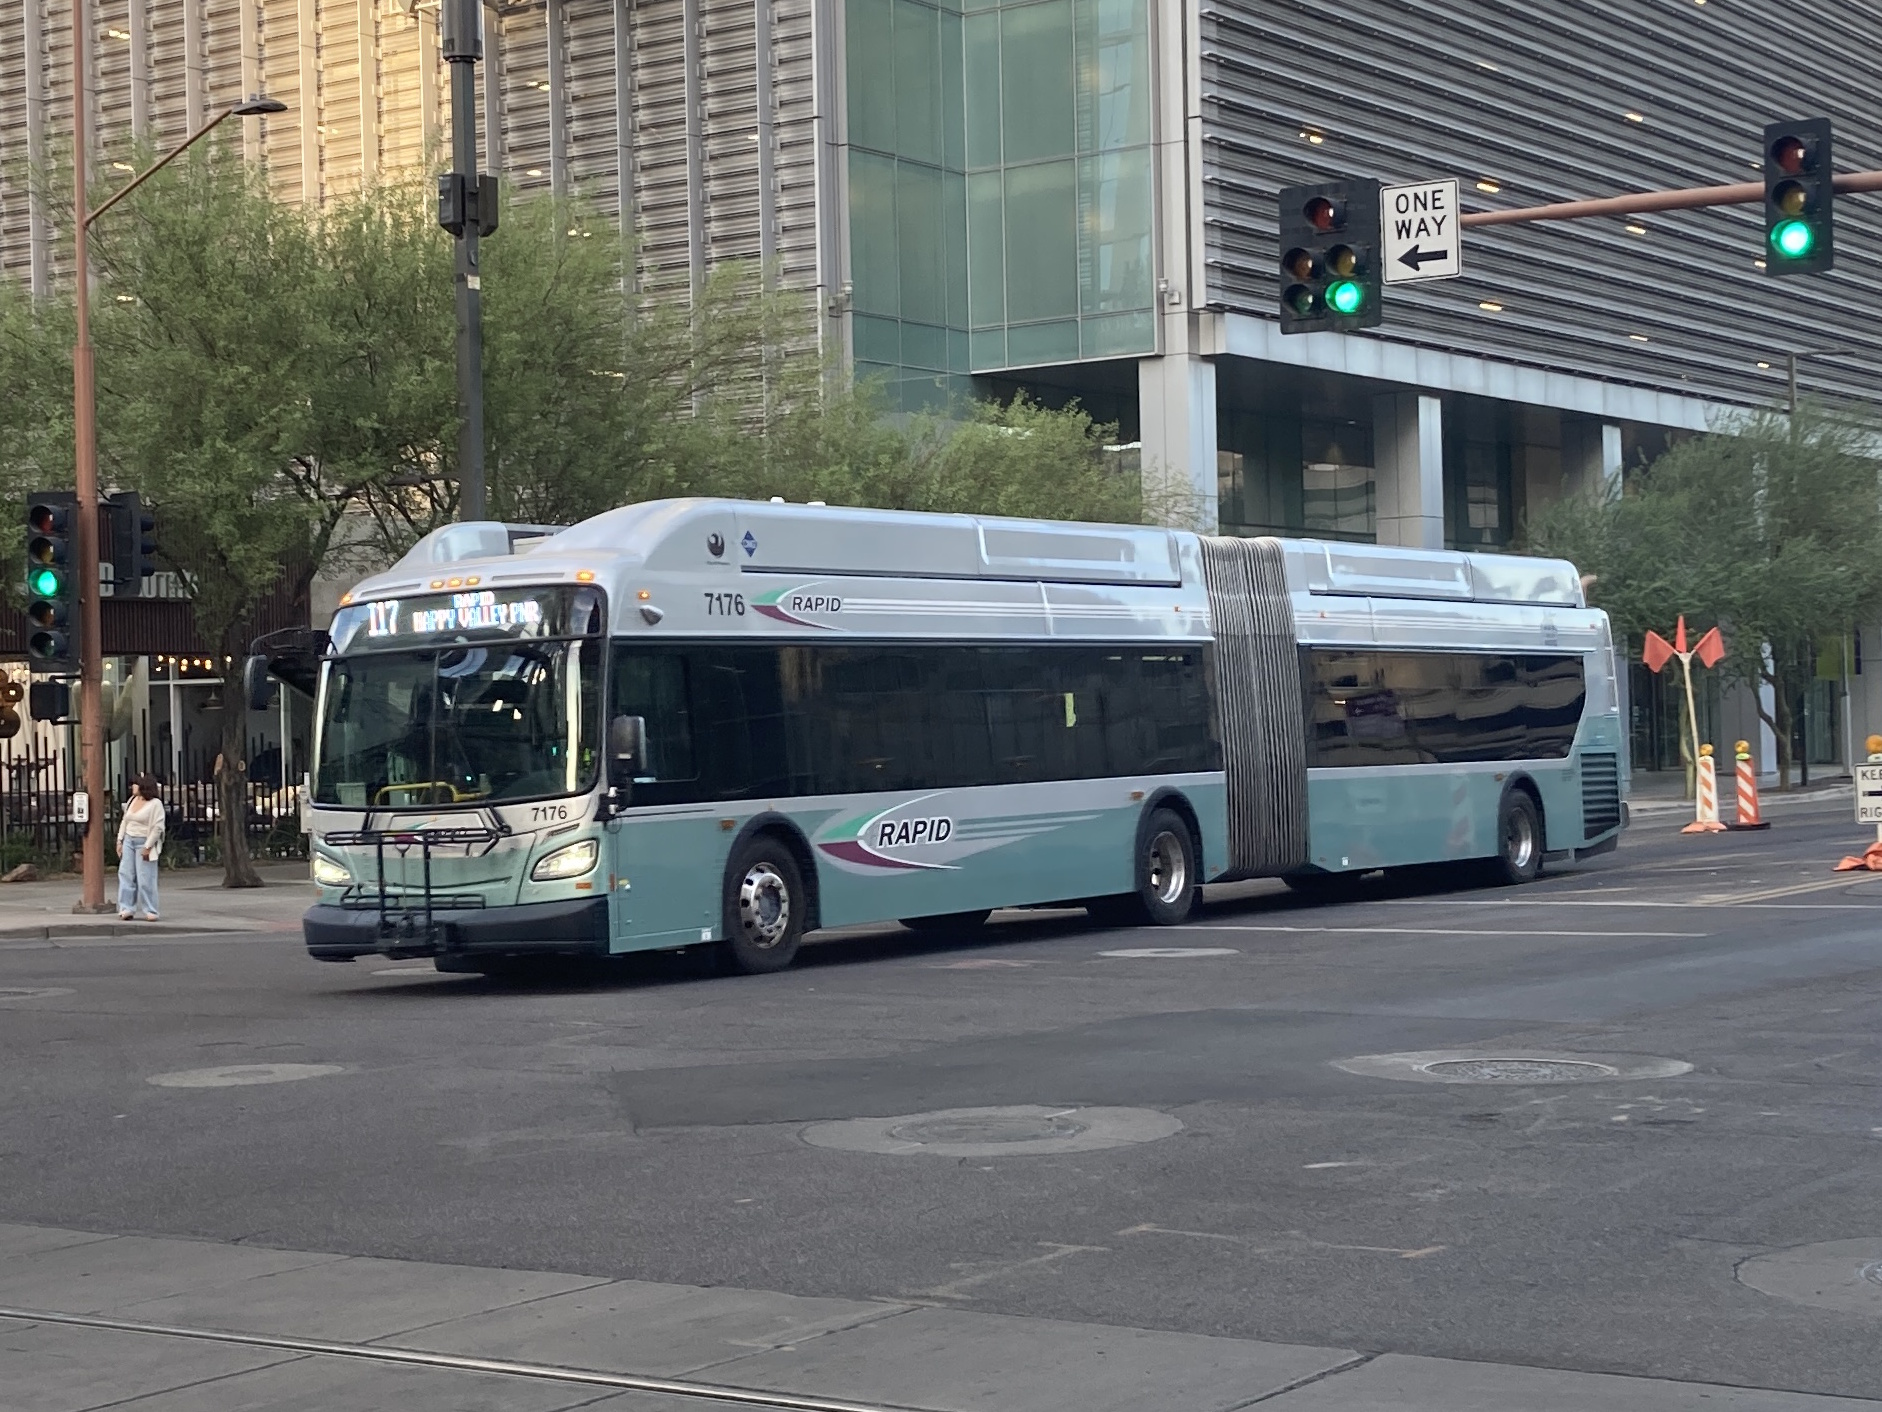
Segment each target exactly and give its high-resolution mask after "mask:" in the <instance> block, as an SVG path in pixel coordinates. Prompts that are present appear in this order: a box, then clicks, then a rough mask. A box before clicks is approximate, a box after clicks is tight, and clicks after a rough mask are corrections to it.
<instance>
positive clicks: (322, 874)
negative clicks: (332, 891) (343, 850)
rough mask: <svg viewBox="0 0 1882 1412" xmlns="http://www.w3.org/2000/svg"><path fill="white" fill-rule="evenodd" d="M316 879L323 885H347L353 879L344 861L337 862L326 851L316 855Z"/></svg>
mask: <svg viewBox="0 0 1882 1412" xmlns="http://www.w3.org/2000/svg"><path fill="white" fill-rule="evenodd" d="M314 881H315V882H317V883H319V884H320V885H321V886H322V887H345V886H346V885H347V884H348V883H350V882H352V881H353V875H352V874H351V873H350V872H348V871H347V869H346V865H345V864H344V863H338V862H335V861H334V860H333V859H331V858H329V857H328V856H327V855H326V854H324V853H316V854H315V855H314Z"/></svg>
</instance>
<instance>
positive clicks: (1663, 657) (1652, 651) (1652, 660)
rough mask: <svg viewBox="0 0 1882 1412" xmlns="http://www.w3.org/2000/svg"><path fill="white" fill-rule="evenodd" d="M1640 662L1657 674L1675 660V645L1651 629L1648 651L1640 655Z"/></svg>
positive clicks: (1648, 636) (1648, 632) (1648, 638)
mask: <svg viewBox="0 0 1882 1412" xmlns="http://www.w3.org/2000/svg"><path fill="white" fill-rule="evenodd" d="M1640 660H1641V661H1643V662H1645V663H1646V664H1647V665H1648V666H1649V667H1650V668H1652V669H1653V670H1654V671H1656V672H1657V671H1659V670H1660V668H1662V667H1664V666H1665V665H1666V664H1667V663H1668V662H1670V661H1672V660H1673V644H1672V643H1670V642H1668V641H1667V640H1666V639H1665V638H1663V637H1661V636H1660V634H1659V633H1657V632H1655V631H1653V629H1651V628H1649V629H1647V646H1646V650H1645V651H1643V652H1642V653H1641V654H1640Z"/></svg>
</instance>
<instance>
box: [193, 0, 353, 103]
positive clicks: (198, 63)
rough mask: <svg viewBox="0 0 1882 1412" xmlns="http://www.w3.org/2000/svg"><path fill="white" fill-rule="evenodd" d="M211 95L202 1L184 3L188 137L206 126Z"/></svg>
mask: <svg viewBox="0 0 1882 1412" xmlns="http://www.w3.org/2000/svg"><path fill="white" fill-rule="evenodd" d="M362 8H363V7H362ZM208 93H209V54H208V51H207V50H206V49H205V48H204V45H203V5H202V0H183V127H184V130H185V132H186V133H188V132H194V131H196V129H197V128H199V127H201V126H202V125H203V113H204V112H205V110H206V109H207V106H208Z"/></svg>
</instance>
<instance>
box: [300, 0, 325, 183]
mask: <svg viewBox="0 0 1882 1412" xmlns="http://www.w3.org/2000/svg"><path fill="white" fill-rule="evenodd" d="M318 6H319V0H300V4H299V6H298V7H297V8H296V11H295V41H296V57H297V58H298V59H299V61H300V62H299V66H298V67H299V73H300V94H301V200H302V202H303V203H305V204H306V205H308V206H318V205H319V204H320V64H319V61H318V55H319V50H320V15H319V9H318Z"/></svg>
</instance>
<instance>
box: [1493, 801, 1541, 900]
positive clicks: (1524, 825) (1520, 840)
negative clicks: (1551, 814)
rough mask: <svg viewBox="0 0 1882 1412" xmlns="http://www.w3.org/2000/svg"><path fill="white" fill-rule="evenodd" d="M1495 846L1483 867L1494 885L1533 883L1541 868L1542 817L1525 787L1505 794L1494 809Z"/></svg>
mask: <svg viewBox="0 0 1882 1412" xmlns="http://www.w3.org/2000/svg"><path fill="white" fill-rule="evenodd" d="M1496 849H1497V851H1496V857H1494V858H1492V859H1491V860H1490V863H1489V866H1488V868H1487V869H1486V870H1485V872H1486V874H1487V876H1488V880H1489V882H1490V883H1491V884H1492V885H1493V886H1496V887H1505V886H1511V887H1513V886H1515V885H1517V884H1519V883H1526V882H1534V881H1535V880H1536V876H1537V874H1539V873H1540V872H1541V871H1542V816H1541V815H1540V814H1539V813H1538V812H1537V810H1536V801H1535V800H1534V799H1532V798H1530V797H1529V791H1528V790H1526V789H1512V790H1508V791H1506V792H1505V793H1504V795H1503V803H1502V805H1501V806H1500V807H1499V808H1498V809H1497V817H1496Z"/></svg>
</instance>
